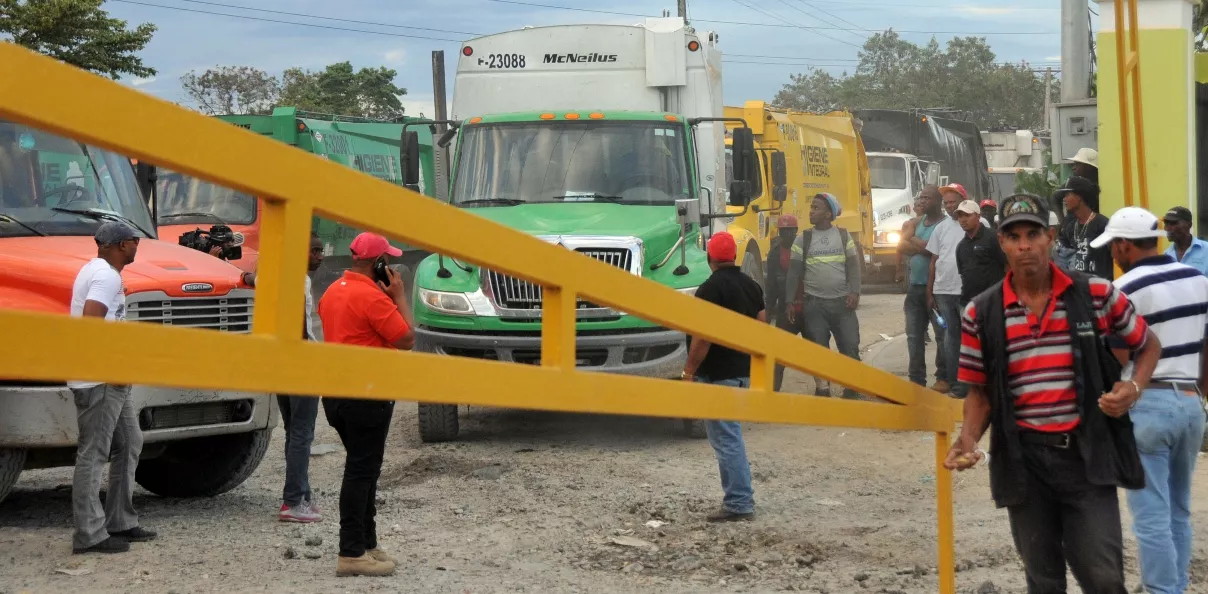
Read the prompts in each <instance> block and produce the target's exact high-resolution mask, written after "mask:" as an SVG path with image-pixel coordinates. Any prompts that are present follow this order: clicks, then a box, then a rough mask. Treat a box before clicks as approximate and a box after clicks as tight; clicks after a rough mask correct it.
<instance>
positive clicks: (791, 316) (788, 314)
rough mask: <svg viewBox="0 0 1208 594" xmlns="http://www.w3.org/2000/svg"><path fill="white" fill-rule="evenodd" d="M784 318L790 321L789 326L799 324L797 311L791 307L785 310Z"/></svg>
mask: <svg viewBox="0 0 1208 594" xmlns="http://www.w3.org/2000/svg"><path fill="white" fill-rule="evenodd" d="M784 317H785V318H787V319H788V321H789V324H796V323H797V311H796V310H795V309H794V308H793V306H791V305H790V306H788V307H786V308H784Z"/></svg>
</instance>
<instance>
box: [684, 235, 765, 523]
mask: <svg viewBox="0 0 1208 594" xmlns="http://www.w3.org/2000/svg"><path fill="white" fill-rule="evenodd" d="M708 255H709V267H710V268H711V269H712V270H713V275H712V276H710V277H709V279H708V280H706V281H705V282H704V283H702V284H701V286H700V287H699V288H697V290H696V296H697V297H698V298H700V299H704V300H705V301H708V302H709V303H713V304H716V305H720V306H721V307H724V308H726V309H729V310H732V311H736V312H738V313H740V314H742V315H745V316H747V317H751V318H755V319H757V320H759V321H760V322H764V323H766V322H767V313H766V312H765V311H764V301H763V290H762V289H760V288H759V284H758V283H756V282H755V281H754V280H752V279H751V277H749V276H747V275H745V274H743V272H742V270H741V269H740V268H738V267H737V266H735V265H734V260H735V258H736V256H737V255H738V245H737V243H736V242H735V241H734V236H733V235H730V234H729V233H726V232H724V231H723V232H721V233H716V234H714V235H713V237H711V238H710V239H709V246H708ZM682 377H683V379H684V380H685V381H698V382H703V383H707V384H717V385H721V386H732V387H735V388H747V387H750V385H751V356H750V355H748V354H746V353H743V352H739V351H735V350H733V349H730V348H727V347H724V346H721V345H719V344H710V343H709V342H708V341H706V340H704V339H702V338H700V337H690V338H689V346H688V361H687V362H686V363H684V372H683V376H682ZM705 431H706V432H707V433H708V435H709V445H711V446H713V453H714V454H716V455H717V467H718V470H719V471H720V473H721V488H722V490H723V491H724V492H725V497H724V498H723V499H722V505H721V510H720V511H718V512H716V513H714V514H712V515H710V516H709V517H708V520H709V521H710V522H734V521H740V520H750V519H751V518H754V517H755V491H754V489H753V488H752V487H751V465H750V463H749V462H748V461H747V449H746V445H745V444H744V443H743V440H742V426H741V425H739V424H738V423H737V422H734V421H705Z"/></svg>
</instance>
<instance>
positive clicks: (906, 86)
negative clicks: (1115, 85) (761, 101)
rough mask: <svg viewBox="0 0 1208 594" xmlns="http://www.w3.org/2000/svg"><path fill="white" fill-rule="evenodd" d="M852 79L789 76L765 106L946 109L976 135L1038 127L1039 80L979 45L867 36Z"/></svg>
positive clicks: (970, 40) (974, 40)
mask: <svg viewBox="0 0 1208 594" xmlns="http://www.w3.org/2000/svg"><path fill="white" fill-rule="evenodd" d="M859 58H860V62H859V65H858V66H857V67H856V70H855V73H854V74H851V75H850V76H849V75H847V74H846V73H844V74H843V75H841V76H838V77H835V76H832V75H830V74H827V73H825V72H822V71H819V70H809V71H807V72H806V73H805V74H795V75H792V77H791V79H790V82H789V84H786V85H784V87H783V88H782V89H781V90H780V92H779V93H778V94H777V95H776V98H775V99H773V103H774V104H776V105H778V106H781V107H788V108H792V109H799V110H804V111H819V107H821V106H825V107H826V108H832V107H845V108H847V109H852V110H854V109H862V108H877V109H909V108H939V107H944V108H949V109H953V110H957V111H962V112H967V113H970V114H973V115H974V117H975V118H976V119H977V122H978V123H979V124H980V125H981V126H982V127H983V128H993V127H1017V128H1034V127H1038V126H1040V125H1041V124H1042V121H1043V114H1042V111H1043V106H1044V76H1043V74H1041V73H1037V72H1034V71H1033V70H1032V68H1030V67H1029V66H1028V65H1027V64H1022V63H1021V64H1000V63H998V62H996V60H997V58H996V56H995V55H994V52H993V51H992V50H991V49H990V46H989V44H987V43H986V40H985V39H984V38H981V37H957V38H953V39H951V40H949V41H948V43H947V45H946V46H943V47H941V46H940V44H939V42H937V41H936V40H935V39H934V38H933V39H931V41H929V42H928V43H926V44H924V45H921V46H920V45H917V44H914V43H911V42H910V41H907V40H904V39H902V38H901V37H900V36H899V35H898V34H897V33H896V32H894V31H893V30H889V31H886V32H884V33H878V34H876V35H873V36H872V37H869V38H868V40H867V41H866V42H865V43H864V47H863V49H862V50H861V51H860V54H859Z"/></svg>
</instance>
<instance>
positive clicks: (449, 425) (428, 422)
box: [419, 402, 460, 443]
mask: <svg viewBox="0 0 1208 594" xmlns="http://www.w3.org/2000/svg"><path fill="white" fill-rule="evenodd" d="M458 431H460V425H459V424H458V421H457V405H456V404H427V403H424V402H421V403H419V438H420V440H421V441H423V442H424V443H439V442H442V441H453V440H454V439H457V433H458Z"/></svg>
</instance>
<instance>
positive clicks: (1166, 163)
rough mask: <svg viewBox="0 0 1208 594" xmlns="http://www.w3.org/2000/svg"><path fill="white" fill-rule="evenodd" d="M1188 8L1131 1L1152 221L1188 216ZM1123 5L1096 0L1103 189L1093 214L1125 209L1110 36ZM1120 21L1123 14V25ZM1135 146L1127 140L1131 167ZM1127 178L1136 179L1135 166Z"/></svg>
mask: <svg viewBox="0 0 1208 594" xmlns="http://www.w3.org/2000/svg"><path fill="white" fill-rule="evenodd" d="M1192 4H1193V2H1192V0H1137V21H1138V22H1137V24H1136V25H1135V26H1136V27H1137V28H1138V31H1139V42H1140V48H1139V52H1138V53H1139V57H1140V72H1141V117H1142V118H1143V121H1144V133H1145V164H1146V167H1147V177H1148V181H1149V210H1150V211H1151V212H1153V213H1154V214H1155V215H1157V216H1158V217H1159V218H1160V217H1161V216H1162V215H1163V214H1165V212H1166V211H1167V210H1169V209H1170V208H1171V207H1174V206H1186V207H1187V208H1190V209H1191V211H1192V212H1193V213H1194V212H1196V200H1195V129H1194V123H1195V106H1194V100H1195V84H1194V80H1195V79H1194V76H1193V74H1194V73H1193V58H1192V54H1193V47H1192V33H1191V9H1192ZM1125 7H1126V4H1125V3H1124V2H1123V0H1100V1H1099V31H1098V33H1097V35H1096V38H1097V41H1098V43H1097V51H1096V55H1097V57H1098V63H1099V66H1098V73H1097V74H1098V99H1099V184H1100V186H1102V188H1103V194H1102V198H1101V205H1100V210H1101V211H1102V212H1103V214H1105V215H1107V216H1111V214H1112V213H1114V212H1116V210H1118V209H1120V208H1121V207H1123V206H1125V204H1124V191H1123V187H1124V176H1123V173H1122V171H1121V157H1122V153H1121V129H1120V125H1121V120H1120V95H1119V91H1118V88H1119V85H1120V84H1121V81H1120V80H1118V77H1117V74H1116V37H1115V29H1116V20H1115V18H1116V17H1115V11H1116V10H1126V8H1125ZM1127 17H1128V14H1127V12H1125V19H1126V21H1127ZM1126 26H1127V25H1126ZM1126 47H1127V46H1126ZM1131 100H1132V99H1131V95H1129V101H1130V102H1131ZM1130 109H1131V108H1130ZM1128 125H1129V126H1131V123H1128ZM1129 132H1130V133H1131V132H1132V128H1131V127H1130V128H1129ZM1137 141H1138V139H1137V138H1136V137H1135V135H1134V136H1133V138H1132V144H1133V154H1134V157H1133V158H1134V162H1135V159H1136V157H1135V155H1136V145H1137ZM1133 173H1134V175H1133V179H1134V180H1136V179H1137V176H1136V171H1135V165H1134V172H1133ZM1134 187H1135V181H1134ZM1133 196H1134V206H1139V204H1137V203H1136V201H1137V200H1139V193H1138V191H1137V190H1135V189H1134V191H1133Z"/></svg>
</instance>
